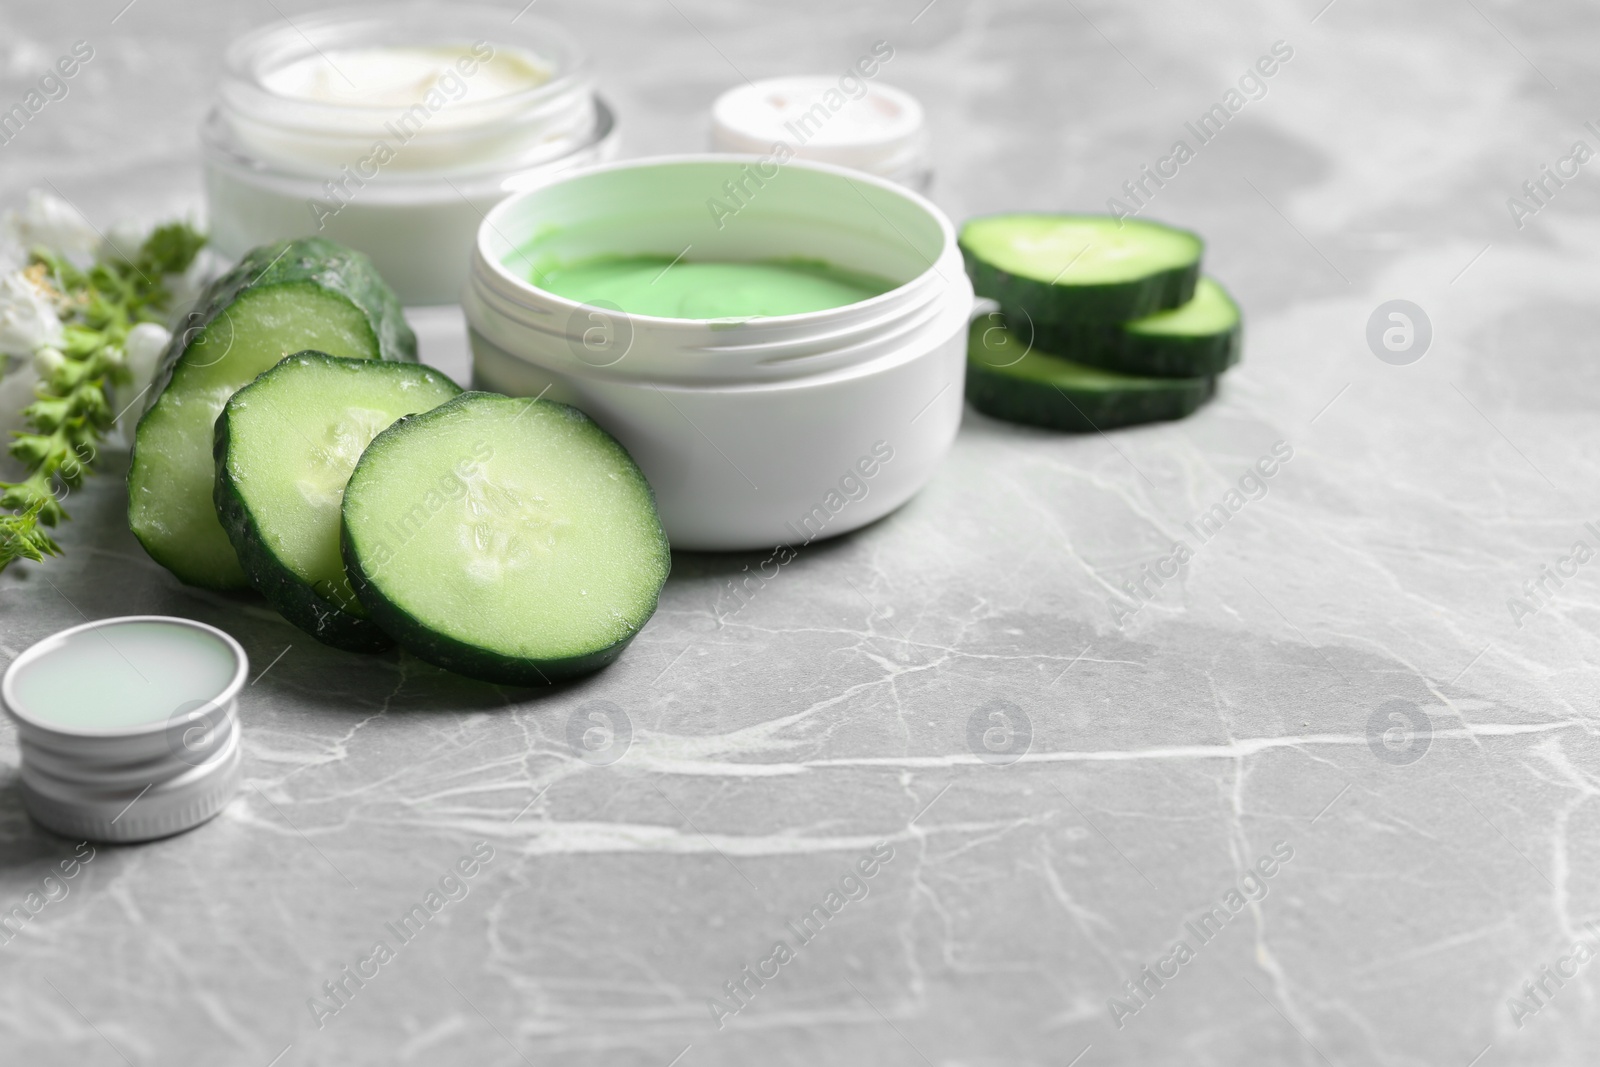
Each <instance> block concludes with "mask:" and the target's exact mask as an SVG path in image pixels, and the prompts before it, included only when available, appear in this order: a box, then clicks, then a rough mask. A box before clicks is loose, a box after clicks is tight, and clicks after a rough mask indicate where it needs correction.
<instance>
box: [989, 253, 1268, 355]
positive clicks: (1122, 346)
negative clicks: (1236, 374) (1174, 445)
mask: <svg viewBox="0 0 1600 1067" xmlns="http://www.w3.org/2000/svg"><path fill="white" fill-rule="evenodd" d="M1002 314H1004V313H1003V312H1002ZM1005 320H1006V325H1007V326H1009V327H1011V330H1012V332H1013V333H1014V334H1015V335H1016V336H1019V337H1022V338H1027V337H1029V336H1030V335H1031V337H1032V339H1033V346H1034V347H1035V348H1036V349H1039V350H1040V351H1044V352H1060V353H1063V354H1065V355H1068V356H1070V357H1071V358H1072V360H1073V361H1074V362H1077V363H1083V364H1087V365H1088V366H1091V367H1101V368H1104V369H1106V370H1112V371H1118V372H1120V373H1123V374H1138V375H1149V376H1151V377H1156V378H1204V377H1212V376H1215V375H1218V374H1221V373H1222V372H1223V371H1225V370H1227V369H1228V368H1229V367H1231V366H1233V365H1234V364H1235V363H1237V362H1239V356H1240V350H1241V348H1242V338H1243V322H1242V319H1241V316H1240V314H1239V306H1238V305H1237V304H1235V303H1234V302H1233V298H1232V297H1230V296H1229V295H1228V293H1227V290H1225V289H1223V288H1222V286H1220V285H1218V284H1217V283H1216V282H1215V281H1213V280H1212V279H1210V278H1201V279H1200V283H1199V284H1198V285H1197V286H1196V287H1195V295H1194V299H1193V300H1190V301H1189V302H1188V303H1187V304H1184V305H1183V306H1182V307H1178V308H1173V309H1172V310H1170V311H1160V312H1157V313H1156V314H1154V315H1150V316H1147V317H1145V318H1142V319H1134V320H1133V321H1132V322H1127V323H1122V324H1120V325H1099V326H1088V325H1076V326H1063V325H1060V324H1057V323H1050V322H1029V321H1028V320H1027V318H1026V317H1022V316H1013V315H1005Z"/></svg>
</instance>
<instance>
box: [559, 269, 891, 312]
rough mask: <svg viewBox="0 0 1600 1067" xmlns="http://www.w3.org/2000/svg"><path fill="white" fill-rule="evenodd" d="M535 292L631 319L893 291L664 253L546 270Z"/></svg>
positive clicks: (843, 274)
mask: <svg viewBox="0 0 1600 1067" xmlns="http://www.w3.org/2000/svg"><path fill="white" fill-rule="evenodd" d="M533 282H534V284H535V285H537V286H539V288H541V289H544V290H546V291H548V292H552V293H555V294H556V295H557V296H564V297H566V298H567V299H569V300H576V301H578V302H579V303H581V304H593V305H595V306H598V307H616V308H620V309H622V311H624V312H626V313H627V314H630V315H654V316H657V317H660V318H665V319H751V318H764V317H768V316H775V315H802V314H805V313H806V312H809V311H825V310H827V309H828V308H836V307H843V306H844V305H846V304H854V303H857V302H859V301H862V300H868V299H871V298H872V297H875V296H878V295H880V294H882V293H886V292H888V291H889V290H890V289H893V288H895V287H896V283H894V282H891V281H887V280H886V279H883V278H877V277H873V276H872V275H870V274H858V273H856V272H854V271H847V270H842V269H840V268H838V267H835V266H832V265H831V264H828V263H822V262H819V261H814V260H765V261H748V262H717V261H711V262H697V261H694V260H686V259H680V260H677V261H674V260H673V259H672V258H671V257H668V256H602V257H598V258H595V259H586V260H580V261H578V262H575V263H569V264H562V265H558V266H552V267H549V268H547V269H545V270H543V271H540V272H539V273H538V274H536V275H535V276H534V279H533Z"/></svg>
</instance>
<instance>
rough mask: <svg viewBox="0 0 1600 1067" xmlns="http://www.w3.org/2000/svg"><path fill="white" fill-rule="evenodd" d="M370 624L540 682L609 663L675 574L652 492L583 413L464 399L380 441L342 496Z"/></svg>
mask: <svg viewBox="0 0 1600 1067" xmlns="http://www.w3.org/2000/svg"><path fill="white" fill-rule="evenodd" d="M344 561H345V567H346V569H347V571H348V572H349V574H350V581H351V584H352V585H354V586H355V590H356V595H357V596H358V597H360V598H361V603H362V604H363V605H365V607H366V609H367V611H368V613H369V614H370V615H371V617H372V619H373V621H375V622H376V623H377V624H378V625H379V626H381V627H382V628H383V629H384V630H385V631H387V632H388V633H389V634H391V635H393V637H394V639H395V640H396V641H398V642H399V643H400V645H401V646H402V647H403V648H405V649H407V650H408V651H410V652H412V653H413V654H415V655H417V656H418V657H420V658H422V659H425V660H427V661H428V662H430V663H434V664H437V665H438V666H441V667H445V668H447V669H449V670H452V671H456V672H457V673H459V674H465V675H468V676H470V677H474V678H481V679H483V680H485V681H490V682H500V683H502V684H506V685H538V684H542V683H546V682H552V681H555V680H556V679H558V678H564V677H568V676H571V675H574V674H582V673H586V672H588V671H592V670H596V669H598V668H600V667H603V666H605V665H606V664H607V663H610V662H611V661H612V660H614V659H616V658H617V657H618V656H619V655H621V654H622V650H623V648H624V647H626V645H627V644H628V642H629V641H631V640H633V638H634V635H635V634H637V633H638V632H639V628H640V627H642V626H643V625H644V624H645V621H646V620H647V619H649V618H650V616H651V614H652V613H654V611H655V610H656V599H657V597H658V596H659V595H660V593H661V585H662V583H663V582H665V581H666V579H667V572H668V570H670V569H671V565H672V557H671V553H670V551H669V549H668V547H667V535H666V534H665V532H663V531H662V529H661V520H660V519H659V518H658V517H657V515H656V505H655V497H654V495H653V494H652V493H651V491H650V485H649V483H647V482H646V481H645V478H644V475H643V474H642V473H640V471H639V468H638V466H637V465H636V464H635V463H634V462H633V459H632V457H630V456H629V455H628V453H627V451H626V450H625V449H623V447H622V446H621V445H620V444H618V443H617V442H616V440H615V439H614V438H612V436H611V435H610V434H608V433H606V432H605V431H604V430H602V429H601V428H600V427H599V426H596V425H595V424H594V423H593V422H591V421H590V419H589V417H588V416H587V415H585V414H583V412H581V411H579V410H577V409H576V408H571V407H568V406H566V405H565V404H557V403H553V402H551V401H548V400H514V399H511V398H509V397H503V396H497V395H495V394H492V393H463V394H462V395H461V396H458V397H456V398H455V399H454V400H452V401H450V402H449V403H446V404H443V405H441V406H439V407H437V408H434V409H433V410H432V411H429V412H427V413H426V414H422V415H415V416H413V417H411V418H408V419H403V420H401V421H400V422H399V423H397V424H395V425H394V426H392V427H390V428H389V429H387V430H385V431H384V432H383V433H381V434H379V435H378V436H377V437H376V438H375V439H374V440H373V442H372V444H371V445H369V446H367V450H366V451H365V452H364V453H362V456H361V460H360V461H359V462H358V463H357V464H356V469H355V471H354V473H352V474H351V476H350V484H349V485H348V486H347V487H346V489H345V494H344Z"/></svg>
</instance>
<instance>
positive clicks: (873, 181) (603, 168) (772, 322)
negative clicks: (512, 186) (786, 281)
mask: <svg viewBox="0 0 1600 1067" xmlns="http://www.w3.org/2000/svg"><path fill="white" fill-rule="evenodd" d="M764 161H765V157H762V156H757V155H749V154H742V153H732V152H695V153H681V154H672V155H662V156H647V157H644V158H641V159H626V160H619V161H617V162H614V163H603V164H599V165H596V166H591V167H585V168H583V169H582V170H580V171H577V172H573V173H567V174H560V175H556V176H553V177H552V178H551V179H550V180H549V181H545V182H541V183H540V184H538V185H536V186H532V187H529V188H526V189H522V190H519V191H518V192H515V193H513V194H512V195H510V196H508V197H507V198H506V199H504V200H502V201H501V202H500V203H498V204H496V205H495V206H494V207H493V208H491V209H489V211H488V213H487V214H485V215H484V218H483V223H482V225H480V226H479V227H478V239H477V241H476V242H475V244H474V249H473V252H474V255H473V271H472V278H471V283H470V284H471V285H472V286H474V287H477V286H481V285H483V284H485V283H491V284H492V283H494V282H498V283H499V284H498V285H493V288H494V289H495V290H496V291H497V295H499V296H501V297H503V298H506V297H511V295H512V293H513V292H518V293H529V294H536V295H535V300H537V301H539V302H541V303H550V304H553V305H554V306H555V307H556V308H558V309H560V310H561V311H564V312H574V311H576V310H578V309H579V308H583V307H588V306H590V305H587V304H585V303H583V302H582V301H579V300H573V299H571V298H570V297H564V296H561V295H559V294H557V293H553V292H551V291H550V290H548V289H544V288H541V287H540V286H537V285H535V284H533V283H532V282H531V281H528V280H527V279H525V278H523V277H521V276H519V275H518V274H516V273H515V272H513V271H512V270H511V269H510V268H508V267H507V266H506V265H505V262H504V259H503V258H502V257H501V256H499V255H497V254H495V253H494V252H492V251H491V250H490V248H489V242H490V240H491V239H493V238H498V239H500V240H501V241H504V242H505V243H507V244H510V243H511V241H510V238H508V237H506V236H505V235H504V234H503V233H502V232H501V230H500V228H499V223H500V222H501V221H502V220H503V219H504V218H505V216H506V215H508V214H510V213H511V212H513V211H516V210H517V209H518V207H519V206H520V205H521V203H522V202H523V201H524V200H526V199H528V198H529V197H532V196H537V195H538V194H539V193H541V192H544V191H545V190H547V189H550V188H552V187H553V186H556V185H561V184H565V183H567V182H578V181H584V180H586V179H589V178H591V177H593V176H595V175H599V174H605V173H611V172H616V171H624V170H646V169H655V168H662V167H674V166H693V165H703V164H715V165H730V164H731V165H734V166H738V165H740V164H746V163H749V164H754V163H757V162H764ZM782 165H783V166H784V167H785V168H795V169H799V170H804V171H815V172H818V173H823V174H830V175H833V176H835V177H839V178H843V179H845V180H847V181H850V182H859V183H862V184H865V185H871V186H875V187H877V188H878V189H880V190H882V191H884V192H887V193H890V194H891V195H896V196H900V197H902V198H904V199H905V200H907V201H909V202H911V203H912V204H913V205H914V206H916V207H917V208H919V209H921V211H922V212H923V214H925V215H926V216H927V217H928V218H929V219H930V220H932V221H933V222H934V224H935V225H936V226H937V227H938V228H939V233H940V239H941V243H940V249H939V251H938V252H935V253H934V254H933V256H932V257H926V256H925V255H924V253H922V252H920V251H919V250H917V249H916V248H915V246H914V245H913V246H912V248H913V251H918V254H919V255H924V258H928V262H927V265H926V266H925V267H924V269H923V270H921V271H919V272H918V273H917V274H916V276H914V277H912V278H909V279H907V280H906V281H904V282H902V283H900V284H899V285H896V286H895V287H893V288H891V289H888V290H886V291H885V292H882V293H879V294H877V295H876V296H871V297H868V298H867V299H865V300H858V301H855V302H853V303H849V304H842V305H840V306H838V307H833V308H824V309H822V310H820V311H804V312H799V313H797V314H793V315H768V316H760V317H758V318H756V319H749V320H746V319H685V318H676V317H669V316H664V315H645V314H638V313H634V312H625V313H624V314H625V315H626V316H627V318H628V319H630V320H633V321H637V322H640V323H643V324H646V325H648V326H650V327H651V328H652V329H657V330H662V331H669V330H679V331H690V330H693V331H699V330H704V329H705V328H706V327H707V326H708V325H710V326H715V325H720V324H724V323H729V322H757V323H759V325H760V326H761V327H769V328H771V329H784V328H788V327H793V326H797V325H809V324H817V325H826V324H830V323H835V322H839V321H840V320H842V319H847V318H850V317H852V316H853V315H855V314H860V313H861V312H862V311H863V310H866V311H871V310H875V309H878V308H885V307H888V306H890V305H892V304H894V303H897V302H903V301H905V300H906V298H907V296H908V295H909V294H910V291H911V290H913V288H914V287H916V286H918V285H919V283H924V281H925V279H927V278H928V276H929V275H937V273H938V271H939V259H940V253H942V252H943V251H944V250H946V249H948V248H950V247H951V246H953V245H954V244H955V240H956V234H955V227H954V225H953V224H952V223H951V222H950V220H949V218H948V217H947V216H946V215H945V213H944V212H943V211H941V210H940V209H939V208H938V207H937V206H936V205H935V204H934V203H933V202H932V201H931V200H929V199H927V198H926V197H924V196H923V195H922V194H920V193H918V192H916V191H915V190H913V189H909V188H907V187H906V186H904V185H901V184H899V183H897V182H894V181H891V180H889V179H887V178H883V177H880V176H878V175H876V174H871V173H868V172H866V171H861V170H855V169H853V168H850V167H843V166H839V165H837V164H833V163H824V162H821V161H818V160H811V159H799V158H792V159H790V160H789V161H787V162H785V163H784V164H782ZM908 243H909V240H908ZM485 270H487V271H488V272H489V277H485V274H484V271H485ZM516 302H517V303H520V304H523V306H525V307H530V306H532V305H531V304H527V303H524V302H522V301H516Z"/></svg>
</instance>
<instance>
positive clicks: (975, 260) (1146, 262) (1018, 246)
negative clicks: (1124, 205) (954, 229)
mask: <svg viewBox="0 0 1600 1067" xmlns="http://www.w3.org/2000/svg"><path fill="white" fill-rule="evenodd" d="M960 245H961V254H962V256H963V258H964V259H965V260H966V264H967V273H968V274H970V275H971V276H972V286H973V289H974V291H975V292H976V293H977V295H979V296H986V297H989V298H990V299H993V300H997V301H999V302H1000V306H1001V307H1002V308H1004V309H1005V311H1006V314H1007V315H1009V316H1012V317H1014V318H1017V319H1021V318H1024V317H1026V318H1028V319H1031V320H1033V321H1034V322H1050V323H1060V324H1083V323H1121V322H1126V321H1128V320H1129V319H1138V318H1143V317H1144V316H1146V315H1153V314H1155V313H1156V312H1158V311H1166V310H1168V309H1170V308H1175V307H1178V306H1179V305H1181V304H1184V303H1186V302H1187V301H1188V300H1190V299H1191V298H1192V297H1193V296H1194V288H1195V283H1196V282H1197V281H1198V280H1199V277H1200V256H1201V253H1202V252H1203V251H1204V249H1205V245H1204V243H1203V242H1202V241H1201V240H1200V238H1199V237H1197V236H1195V235H1194V234H1192V233H1190V232H1188V231H1187V230H1179V229H1174V228H1173V227H1171V226H1163V225H1162V224H1161V223H1159V222H1145V221H1143V220H1140V219H1121V220H1119V219H1117V218H1115V217H1113V216H1111V215H989V216H985V217H982V218H976V219H972V220H971V221H969V222H967V223H966V224H965V225H964V226H962V227H961V234H960Z"/></svg>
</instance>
